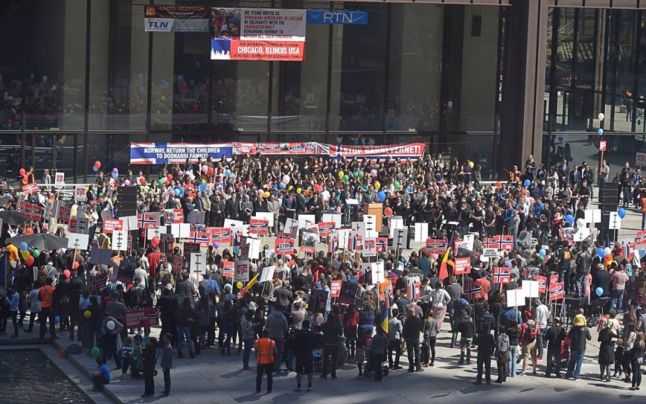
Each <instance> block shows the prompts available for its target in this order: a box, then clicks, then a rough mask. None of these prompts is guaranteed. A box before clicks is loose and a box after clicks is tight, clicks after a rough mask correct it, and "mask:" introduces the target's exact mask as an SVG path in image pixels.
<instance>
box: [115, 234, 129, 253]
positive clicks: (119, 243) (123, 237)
mask: <svg viewBox="0 0 646 404" xmlns="http://www.w3.org/2000/svg"><path fill="white" fill-rule="evenodd" d="M112 250H113V251H126V250H128V231H127V230H114V231H113V232H112Z"/></svg>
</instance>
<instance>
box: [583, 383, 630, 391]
mask: <svg viewBox="0 0 646 404" xmlns="http://www.w3.org/2000/svg"><path fill="white" fill-rule="evenodd" d="M590 386H595V387H601V388H604V389H613V390H623V389H624V388H623V387H621V386H616V385H614V384H608V383H601V382H599V383H590Z"/></svg>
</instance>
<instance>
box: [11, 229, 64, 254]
mask: <svg viewBox="0 0 646 404" xmlns="http://www.w3.org/2000/svg"><path fill="white" fill-rule="evenodd" d="M9 241H11V242H12V243H13V244H14V245H20V243H22V242H25V243H27V245H29V246H30V247H32V248H38V249H39V250H41V251H44V250H58V249H59V248H67V239H66V238H63V237H58V236H54V235H51V234H48V233H38V234H31V235H29V236H16V237H14V238H12V239H9Z"/></svg>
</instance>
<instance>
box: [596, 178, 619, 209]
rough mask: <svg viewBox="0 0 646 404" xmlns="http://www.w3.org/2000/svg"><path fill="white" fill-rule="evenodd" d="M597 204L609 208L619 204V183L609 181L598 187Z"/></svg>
mask: <svg viewBox="0 0 646 404" xmlns="http://www.w3.org/2000/svg"><path fill="white" fill-rule="evenodd" d="M599 205H601V206H602V207H603V208H605V207H607V208H609V209H613V207H614V208H616V207H617V205H619V184H617V183H614V182H611V183H605V184H603V185H601V186H600V187H599Z"/></svg>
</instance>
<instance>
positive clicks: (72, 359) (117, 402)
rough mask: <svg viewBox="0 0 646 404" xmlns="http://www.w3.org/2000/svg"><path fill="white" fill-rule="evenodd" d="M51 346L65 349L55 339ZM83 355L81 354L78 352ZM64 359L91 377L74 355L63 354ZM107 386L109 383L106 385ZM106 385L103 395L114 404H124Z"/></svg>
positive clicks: (61, 349) (60, 349) (58, 349)
mask: <svg viewBox="0 0 646 404" xmlns="http://www.w3.org/2000/svg"><path fill="white" fill-rule="evenodd" d="M52 346H53V347H54V348H55V349H56V350H57V351H63V352H64V351H65V348H66V347H65V346H64V345H63V344H61V343H60V342H58V341H57V340H54V341H52ZM80 355H83V354H80ZM64 357H65V359H67V360H68V361H69V362H70V363H71V364H72V365H73V366H74V367H75V368H76V369H77V370H78V371H79V372H81V373H82V374H84V375H85V376H87V377H88V378H89V379H92V373H91V372H90V371H89V370H88V369H86V368H85V366H83V364H82V363H81V362H80V361H79V360H78V359H77V358H76V355H67V354H65V355H64ZM108 386H109V385H108ZM108 386H105V387H104V388H103V391H102V393H103V395H105V396H106V397H107V398H108V399H109V400H110V401H112V402H113V403H115V404H125V402H124V401H121V399H120V398H119V397H117V395H116V394H114V393H113V392H112V391H110V389H109V388H108Z"/></svg>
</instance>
